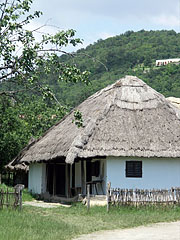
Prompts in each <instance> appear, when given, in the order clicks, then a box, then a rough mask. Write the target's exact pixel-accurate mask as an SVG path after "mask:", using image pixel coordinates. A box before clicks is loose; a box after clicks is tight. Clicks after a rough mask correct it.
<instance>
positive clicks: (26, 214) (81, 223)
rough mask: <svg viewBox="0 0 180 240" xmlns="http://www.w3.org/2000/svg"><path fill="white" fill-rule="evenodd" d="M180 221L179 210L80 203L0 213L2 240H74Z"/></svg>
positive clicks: (175, 208)
mask: <svg viewBox="0 0 180 240" xmlns="http://www.w3.org/2000/svg"><path fill="white" fill-rule="evenodd" d="M177 220H180V207H177V206H175V207H166V208H165V207H154V208H153V207H147V208H143V207H140V208H135V207H111V210H110V212H109V213H107V212H106V207H99V206H96V207H91V209H90V211H89V213H87V209H86V207H85V206H83V205H81V204H80V203H78V204H74V205H73V206H72V207H70V208H65V207H58V208H52V209H44V208H38V207H30V206H24V207H23V211H22V212H19V211H15V210H11V211H10V210H7V209H4V210H1V211H0V233H1V234H0V236H1V239H3V240H9V239H13V240H41V239H43V240H49V239H58V240H63V239H72V238H73V237H75V236H78V235H81V234H87V233H90V232H93V231H98V230H107V229H118V228H131V227H136V226H140V225H146V224H149V223H156V222H168V221H177Z"/></svg>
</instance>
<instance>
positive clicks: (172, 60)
mask: <svg viewBox="0 0 180 240" xmlns="http://www.w3.org/2000/svg"><path fill="white" fill-rule="evenodd" d="M169 63H180V58H170V59H163V60H156V66H163V65H167V64H169Z"/></svg>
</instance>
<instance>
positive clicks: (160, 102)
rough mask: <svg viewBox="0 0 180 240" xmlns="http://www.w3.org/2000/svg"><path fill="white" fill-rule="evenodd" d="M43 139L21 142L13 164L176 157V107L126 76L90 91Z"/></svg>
mask: <svg viewBox="0 0 180 240" xmlns="http://www.w3.org/2000/svg"><path fill="white" fill-rule="evenodd" d="M77 109H78V110H80V111H81V112H82V115H83V120H84V122H83V125H84V126H83V128H78V127H77V126H76V125H75V124H74V123H72V120H73V112H71V113H70V114H69V115H67V116H66V117H65V118H63V119H62V120H61V121H60V122H59V123H57V124H56V125H55V126H53V127H52V128H51V129H50V130H49V131H48V132H47V133H46V134H45V135H44V136H43V137H41V138H40V139H39V140H37V141H35V142H34V143H32V144H30V145H29V146H27V148H26V149H25V150H24V151H22V152H21V154H20V155H19V156H18V157H17V158H16V159H15V162H25V163H31V162H39V161H47V160H51V159H55V158H57V157H66V162H67V163H73V162H74V160H75V159H76V158H78V157H79V158H88V157H97V156H134V157H135V156H137V157H180V111H179V110H178V109H177V108H176V107H174V106H173V105H172V104H171V103H169V102H168V101H167V100H166V99H165V97H164V96H163V95H161V94H160V93H158V92H156V91H155V90H153V89H152V88H151V87H149V86H148V85H146V84H145V83H144V82H143V81H142V80H140V79H138V78H137V77H134V76H126V77H125V78H122V79H120V80H119V81H117V82H116V83H114V84H112V85H110V86H108V87H106V88H104V89H103V90H101V91H99V92H97V93H95V94H94V95H92V96H91V97H89V98H88V99H87V100H85V101H84V102H83V103H82V104H80V105H79V106H78V107H77Z"/></svg>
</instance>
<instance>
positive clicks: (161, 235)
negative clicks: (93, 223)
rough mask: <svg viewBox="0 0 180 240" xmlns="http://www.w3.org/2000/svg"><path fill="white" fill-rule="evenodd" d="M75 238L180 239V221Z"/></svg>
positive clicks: (121, 239)
mask: <svg viewBox="0 0 180 240" xmlns="http://www.w3.org/2000/svg"><path fill="white" fill-rule="evenodd" d="M74 240H180V221H178V222H171V223H157V224H152V225H148V226H146V227H144V226H141V227H137V228H131V229H121V230H112V231H100V232H95V233H91V234H88V235H82V236H80V237H79V238H75V239H74Z"/></svg>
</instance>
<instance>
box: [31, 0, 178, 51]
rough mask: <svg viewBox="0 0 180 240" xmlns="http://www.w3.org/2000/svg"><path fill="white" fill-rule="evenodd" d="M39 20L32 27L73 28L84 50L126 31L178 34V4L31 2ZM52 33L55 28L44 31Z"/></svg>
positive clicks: (170, 0)
mask: <svg viewBox="0 0 180 240" xmlns="http://www.w3.org/2000/svg"><path fill="white" fill-rule="evenodd" d="M32 9H33V10H41V11H42V12H43V16H42V17H41V18H40V19H38V20H36V22H34V23H33V26H32V28H33V27H34V26H37V25H39V24H45V23H47V24H48V25H53V26H56V27H58V28H59V29H69V28H73V29H75V30H76V31H77V37H80V38H82V39H84V46H81V47H85V46H87V45H88V44H90V43H94V42H95V41H97V40H98V39H100V38H102V39H105V38H108V37H111V36H115V35H119V34H121V33H124V32H126V31H128V30H133V31H138V30H141V29H145V30H161V29H173V30H175V31H176V32H180V0H34V3H33V5H32ZM47 31H49V32H52V33H53V32H54V31H55V28H54V27H52V26H49V27H47Z"/></svg>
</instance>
